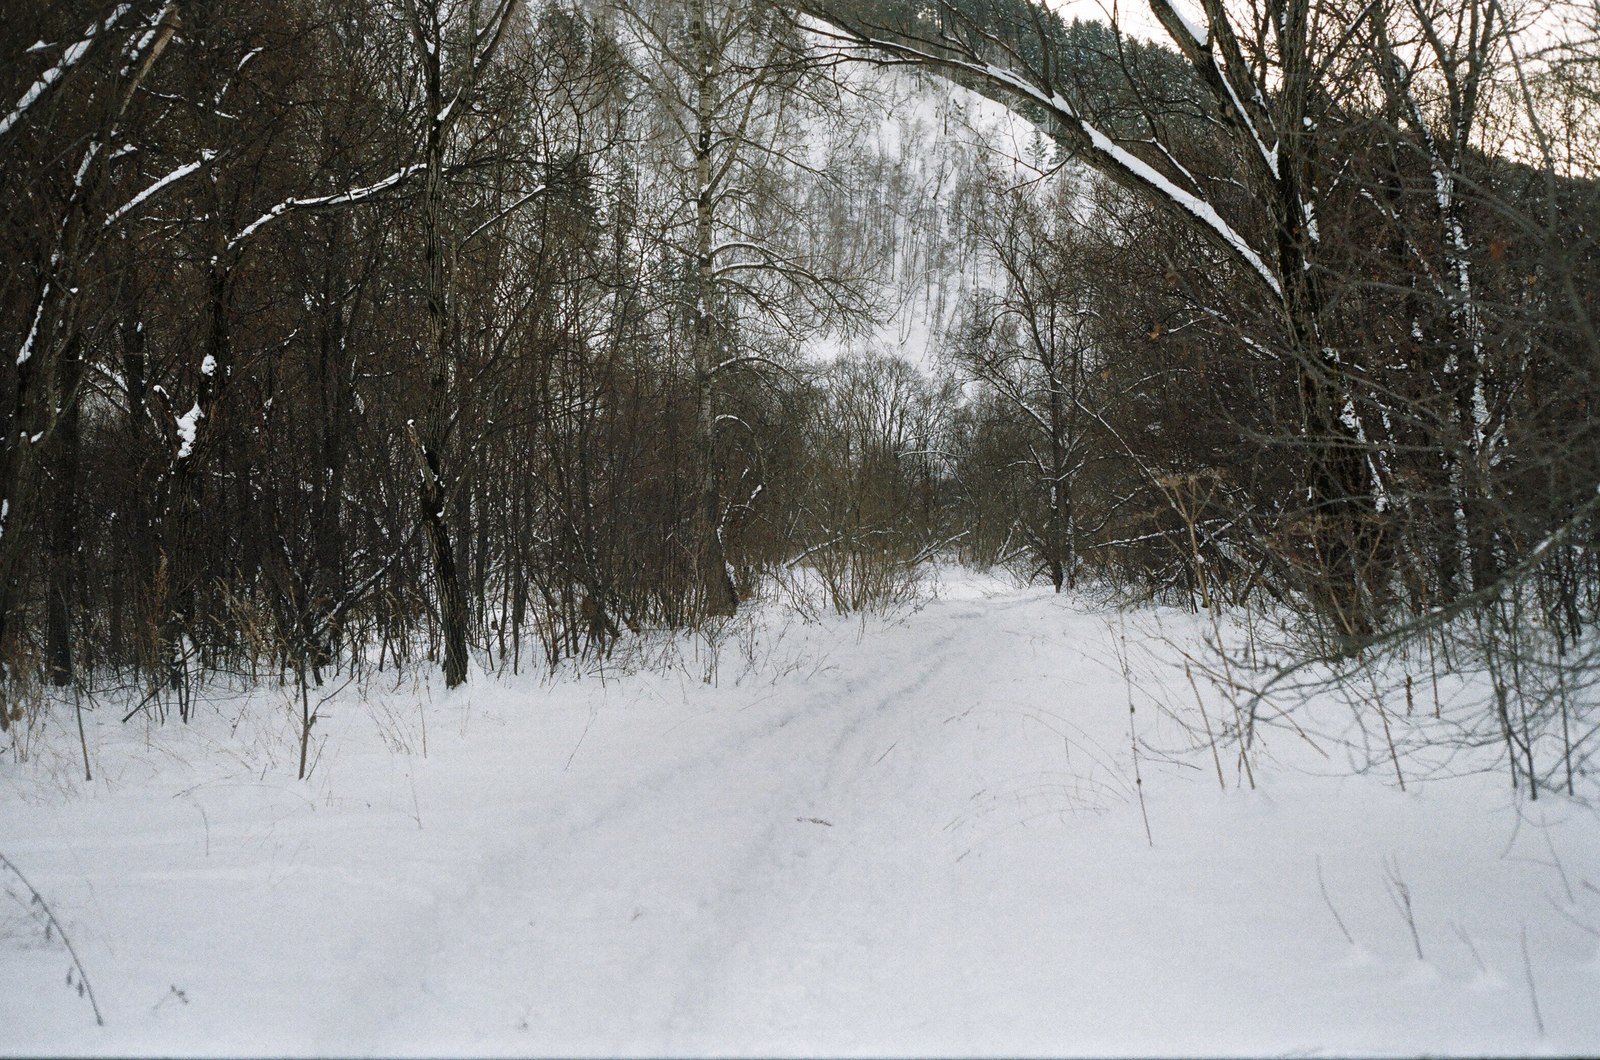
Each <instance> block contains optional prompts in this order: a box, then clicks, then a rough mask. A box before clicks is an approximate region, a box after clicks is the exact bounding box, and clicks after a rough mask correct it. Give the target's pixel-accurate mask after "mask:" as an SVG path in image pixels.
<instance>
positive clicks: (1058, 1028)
mask: <svg viewBox="0 0 1600 1060" xmlns="http://www.w3.org/2000/svg"><path fill="white" fill-rule="evenodd" d="M1202 625H1203V623H1197V621H1196V620H1195V619H1194V618H1193V617H1192V616H1188V615H1184V614H1179V613H1176V612H1169V611H1135V612H1128V613H1118V612H1114V611H1103V610H1099V609H1097V608H1095V607H1093V606H1091V605H1090V604H1089V603H1088V602H1087V601H1084V600H1081V599H1073V598H1071V597H1057V596H1054V595H1052V594H1049V593H1047V592H1041V591H1039V590H1016V589H1012V588H1009V587H1008V586H1005V585H1002V584H1000V583H998V582H994V581H992V580H989V579H987V578H984V577H981V576H978V575H973V574H967V573H960V572H946V573H945V575H944V576H943V583H942V586H941V588H940V591H939V593H938V596H937V598H936V599H933V600H932V601H930V602H927V603H925V604H923V605H921V606H918V607H915V608H911V609H907V610H904V611H902V612H900V613H898V614H896V615H894V616H892V617H891V618H888V619H883V618H877V617H866V618H862V617H853V618H847V619H828V620H823V621H815V622H810V623H807V622H804V621H802V620H801V619H799V618H798V617H797V616H796V615H795V614H794V613H793V612H792V611H790V610H788V609H787V608H786V607H785V606H784V605H783V604H782V603H781V602H780V601H769V602H767V603H765V604H763V605H761V606H759V607H753V608H751V609H749V610H748V611H747V613H746V614H745V615H744V616H742V617H741V618H740V619H738V620H736V621H735V622H734V623H732V624H730V625H728V626H725V627H723V628H722V630H721V631H720V632H718V633H715V634H708V635H704V636H701V635H684V636H682V637H680V638H677V639H664V638H662V637H654V638H643V639H634V640H631V641H629V642H626V643H625V644H624V645H623V647H622V648H621V649H619V654H618V655H617V656H614V657H613V659H612V660H611V661H609V662H608V663H606V664H605V665H604V666H595V665H591V667H590V669H589V672H587V673H583V674H581V675H580V674H578V673H576V672H571V671H568V672H566V673H564V674H563V675H562V676H560V677H559V678H557V679H555V680H553V681H550V682H548V683H542V682H541V681H539V680H536V679H529V678H512V677H510V676H509V675H502V676H501V677H498V678H497V677H492V676H489V675H484V674H478V675H476V676H475V677H474V680H473V681H472V682H471V683H470V684H469V685H468V686H467V687H466V688H463V689H460V690H457V691H455V692H453V693H450V694H444V693H442V692H441V691H439V690H438V689H436V688H431V687H429V685H428V684H426V683H423V684H421V685H419V684H418V682H419V681H425V678H423V677H421V676H420V675H419V676H415V677H412V676H408V677H407V678H405V679H404V680H403V681H402V682H401V685H400V687H385V686H384V685H383V683H382V682H381V681H376V682H374V683H373V684H372V686H371V687H369V688H367V689H363V690H357V689H354V688H346V689H344V690H343V691H342V692H340V693H339V694H338V695H336V696H335V697H334V698H333V699H332V700H331V701H329V702H328V703H327V704H326V705H325V706H324V708H323V709H324V712H325V714H326V715H327V720H326V722H325V728H324V730H323V732H322V735H323V736H324V737H326V743H325V744H324V745H323V748H322V752H321V756H320V759H319V760H318V761H317V764H316V768H315V770H314V771H313V773H312V775H311V778H310V779H309V780H308V781H306V782H304V783H297V782H295V781H293V780H292V779H289V778H290V777H292V774H293V769H292V763H293V758H294V754H295V738H294V737H295V733H294V720H293V710H292V708H293V705H292V704H291V703H290V697H289V694H288V689H283V690H279V689H275V688H259V689H256V690H255V691H253V692H251V693H249V694H245V695H241V696H239V697H237V698H218V699H216V700H214V701H213V702H210V703H207V704H203V705H202V707H201V709H200V710H199V711H198V714H197V717H196V720H195V722H194V724H193V725H191V726H189V727H187V728H182V727H174V726H168V727H166V728H165V729H163V730H161V731H160V732H154V731H151V730H147V729H146V727H145V724H144V723H142V722H141V721H139V720H136V721H134V722H130V723H129V724H128V725H127V726H120V725H118V724H117V723H116V721H115V719H113V718H110V717H109V716H108V713H107V712H104V711H102V712H99V713H97V714H95V715H93V716H91V726H90V730H89V734H88V735H89V741H88V742H89V746H90V747H91V748H92V749H93V752H92V753H93V759H94V763H95V766H96V780H95V781H94V782H93V783H91V784H83V783H81V781H80V780H79V779H75V775H74V769H75V760H74V758H73V755H75V754H76V753H77V748H76V733H75V732H70V731H65V730H63V729H61V728H59V727H57V728H54V729H52V730H50V731H47V732H46V733H45V734H44V735H43V736H41V737H40V741H39V743H37V744H36V746H35V747H34V753H33V756H32V758H31V761H30V762H29V763H28V764H27V765H26V766H25V767H20V768H17V769H13V770H8V771H7V772H6V774H5V775H4V778H3V779H0V784H3V785H4V788H3V790H4V794H3V796H0V797H3V798H4V800H5V803H6V805H7V807H8V809H7V821H6V826H5V829H4V838H3V844H4V852H5V853H6V854H7V856H8V857H10V858H11V859H12V861H13V862H14V863H15V865H16V866H17V867H18V868H20V869H21V870H22V871H23V873H25V874H26V876H27V879H28V881H29V882H30V883H31V884H32V885H33V886H34V887H36V888H38V890H39V892H40V893H41V894H42V895H43V896H44V898H45V900H46V901H47V902H48V903H49V906H50V909H51V910H52V911H53V912H54V914H55V916H56V918H57V919H58V920H59V922H60V924H61V926H62V927H64V928H65V929H66V932H67V935H68V937H69V938H70V939H71V942H72V945H73V947H74V948H75V952H76V956H77V959H78V960H80V961H81V966H82V969H83V970H84V971H86V972H87V973H88V977H89V981H90V983H91V984H92V988H93V991H94V996H95V999H96V1000H97V1002H98V1005H99V1009H100V1010H101V1011H102V1012H103V1014H104V1017H105V1026H104V1027H103V1028H100V1027H96V1026H95V1023H94V1016H93V1013H92V1011H91V1009H90V1005H89V1001H88V999H87V998H86V997H81V996H80V995H79V994H78V993H77V992H75V990H74V989H73V988H72V987H70V986H68V985H65V984H64V983H63V977H64V976H65V975H66V973H67V970H68V968H69V967H70V966H71V965H72V961H71V959H70V957H69V954H68V953H67V951H66V950H65V949H63V948H62V946H61V943H60V940H59V938H58V936H56V935H55V933H54V931H52V932H51V933H50V934H49V936H48V937H47V936H46V934H45V932H44V930H43V928H42V920H41V914H40V912H39V908H38V907H37V906H34V905H30V904H29V903H30V902H31V897H30V895H29V894H28V892H27V891H26V890H24V889H23V887H22V885H21V884H20V882H19V880H18V879H17V878H16V877H15V875H14V874H11V873H7V872H5V871H4V870H0V878H3V883H4V887H5V890H6V894H4V895H0V906H3V908H0V918H3V919H0V976H3V980H4V987H3V990H0V998H4V1000H3V1001H0V1026H3V1027H4V1030H3V1032H0V1052H4V1053H7V1054H13V1055H25V1054H32V1053H40V1052H44V1053H83V1052H93V1053H132V1054H157V1053H159V1054H180V1053H207V1054H229V1055H233V1054H296V1055H305V1054H314V1055H353V1054H362V1055H367V1054H374V1053H376V1054H385V1055H445V1054H457V1055H460V1054H472V1055H478V1054H487V1055H502V1054H506V1055H511V1054H521V1055H528V1054H584V1055H616V1054H644V1053H648V1054H657V1053H668V1054H676V1055H705V1054H728V1053H733V1054H779V1055H818V1054H825V1055H842V1054H850V1055H863V1054H870V1055H882V1054H906V1053H913V1054H1008V1055H1015V1054H1048V1055H1063V1054H1100V1055H1104V1054H1126V1053H1137V1054H1152V1053H1154V1054H1172V1053H1250V1054H1265V1053H1283V1052H1307V1053H1310V1052H1333V1053H1423V1052H1427V1053H1483V1052H1490V1053H1512V1054H1515V1053H1550V1054H1560V1053H1568V1052H1590V1051H1593V1050H1595V1049H1596V1048H1600V1009H1597V1008H1596V1006H1595V1005H1594V1003H1593V999H1594V998H1595V997H1596V996H1597V993H1600V959H1597V957H1596V938H1595V935H1594V930H1595V929H1596V928H1597V927H1600V891H1597V890H1596V887H1597V886H1600V868H1597V867H1600V830H1597V829H1596V828H1595V819H1594V811H1593V810H1592V809H1591V808H1588V807H1586V806H1583V805H1581V804H1578V803H1574V802H1571V801H1566V800H1562V799H1559V798H1554V797H1552V798H1548V799H1542V800H1541V801H1540V802H1538V803H1536V804H1533V805H1529V804H1526V803H1523V802H1519V801H1518V800H1517V799H1516V798H1515V797H1514V796H1513V794H1512V793H1511V792H1510V791H1509V790H1507V788H1506V786H1505V784H1504V780H1503V778H1502V777H1501V776H1499V775H1470V774H1469V775H1465V776H1461V777H1458V778H1456V779H1439V780H1434V781H1430V782H1427V783H1419V779H1418V778H1417V777H1409V778H1408V779H1409V780H1410V783H1409V784H1408V786H1407V787H1408V790H1407V791H1406V792H1405V793H1404V794H1402V793H1401V792H1400V791H1399V790H1398V789H1397V788H1396V787H1395V785H1394V777H1393V775H1392V774H1390V775H1387V776H1386V775H1384V774H1383V773H1380V772H1373V773H1370V774H1366V775H1350V774H1351V768H1350V765H1349V763H1348V762H1347V761H1345V760H1344V759H1343V756H1342V754H1341V753H1340V752H1339V751H1338V750H1337V747H1336V745H1334V744H1331V743H1326V744H1324V742H1323V738H1322V737H1321V736H1320V735H1316V736H1315V738H1316V739H1317V740H1318V742H1319V746H1322V747H1323V750H1324V751H1327V752H1329V753H1330V755H1331V757H1324V756H1323V755H1322V754H1321V753H1318V752H1315V751H1313V750H1312V749H1311V748H1310V746H1308V741H1304V740H1301V739H1299V738H1297V737H1295V736H1294V735H1293V734H1292V733H1288V732H1283V733H1280V732H1277V731H1276V730H1274V731H1272V732H1269V733H1266V734H1265V739H1266V742H1265V743H1263V744H1258V745H1257V747H1256V749H1255V750H1254V751H1253V752H1252V754H1251V756H1250V760H1249V766H1250V771H1251V772H1250V777H1251V778H1253V781H1254V789H1253V790H1252V788H1251V785H1250V783H1249V780H1248V779H1247V777H1246V775H1245V773H1244V772H1243V769H1242V763H1241V762H1240V761H1239V760H1238V759H1237V757H1236V754H1237V752H1236V750H1230V748H1231V745H1230V744H1227V743H1223V744H1222V745H1221V756H1220V760H1219V762H1218V763H1217V767H1216V768H1214V766H1213V760H1212V753H1211V750H1210V749H1209V747H1207V746H1206V745H1205V741H1204V738H1203V736H1201V737H1199V738H1197V737H1196V734H1197V733H1200V732H1202V731H1203V729H1202V725H1201V722H1202V718H1201V717H1200V715H1199V714H1198V708H1197V707H1196V704H1195V693H1194V692H1193V691H1192V690H1191V688H1190V686H1189V685H1188V683H1187V681H1186V680H1185V677H1184V673H1183V670H1182V668H1181V661H1182V660H1181V654H1182V653H1183V652H1192V653H1199V652H1201V650H1202V649H1201V648H1200V646H1199V643H1198V641H1199V636H1200V633H1201V632H1202ZM1197 657H1198V655H1197ZM1124 659H1126V664H1124V662H1123V660H1124ZM1198 687H1199V688H1200V690H1201V693H1202V694H1203V695H1204V697H1205V703H1206V708H1207V715H1206V718H1205V719H1204V720H1206V721H1207V722H1208V723H1209V724H1212V725H1217V726H1219V727H1220V726H1222V725H1223V723H1224V720H1225V719H1226V718H1228V717H1231V714H1230V713H1229V712H1230V711H1231V709H1232V708H1231V706H1230V705H1229V704H1228V703H1227V701H1226V700H1224V699H1222V698H1221V697H1219V696H1218V695H1217V693H1216V691H1215V690H1214V689H1212V688H1208V687H1207V686H1206V684H1205V683H1204V682H1203V681H1202V682H1199V684H1198ZM1130 697H1131V701H1132V703H1133V705H1134V706H1135V708H1136V711H1135V713H1134V714H1133V715H1132V717H1131V722H1132V728H1131V730H1130V714H1129V703H1130ZM1313 708H1314V709H1313V712H1312V715H1311V716H1307V717H1303V718H1302V721H1303V722H1304V723H1305V724H1306V725H1307V727H1308V729H1309V730H1310V731H1311V732H1312V733H1313V734H1316V733H1318V732H1319V730H1317V729H1315V728H1314V727H1313V725H1314V722H1315V721H1316V720H1317V719H1318V718H1320V719H1321V720H1323V721H1330V720H1331V722H1332V723H1333V724H1337V717H1338V714H1337V711H1338V708H1337V707H1335V706H1334V705H1332V704H1326V703H1325V704H1322V705H1321V707H1320V708H1317V706H1316V705H1315V704H1314V705H1313ZM1319 709H1320V710H1321V711H1322V713H1321V714H1318V713H1317V711H1318V710H1319ZM60 716H61V717H66V716H67V715H66V714H65V712H63V713H62V714H61V715H60ZM1396 721H1397V724H1404V719H1397V720H1396ZM1135 737H1137V740H1138V759H1137V770H1136V768H1135V765H1136V763H1135V758H1134V738H1135ZM1458 765H1459V763H1458ZM1406 768H1407V769H1408V770H1409V769H1410V768H1411V767H1410V765H1409V764H1407V766H1406ZM1219 770H1220V773H1221V779H1222V781H1223V783H1222V784H1221V785H1219V783H1218V781H1219V776H1218V772H1219ZM77 777H79V778H81V773H80V774H77ZM1140 780H1142V784H1141V783H1139V781H1140ZM1140 788H1142V791H1143V806H1142V808H1141V800H1140V797H1139V789H1140ZM1146 817H1147V819H1148V829H1149V832H1148V834H1149V837H1150V838H1149V840H1147V834H1146V824H1145V820H1146ZM1408 908H1409V910H1410V916H1409V923H1408V917H1407V915H1406V910H1407V909H1408ZM1413 927H1414V931H1415V934H1413ZM1346 932H1348V935H1349V938H1350V939H1351V940H1353V941H1349V940H1347V938H1346ZM1419 950H1420V951H1421V954H1422V957H1421V959H1419V957H1418V951H1419ZM73 975H74V977H76V975H77V972H76V971H75V972H74V973H73ZM74 981H76V979H75V978H74ZM1541 1023H1542V1027H1543V1034H1541V1030H1540V1028H1541Z"/></svg>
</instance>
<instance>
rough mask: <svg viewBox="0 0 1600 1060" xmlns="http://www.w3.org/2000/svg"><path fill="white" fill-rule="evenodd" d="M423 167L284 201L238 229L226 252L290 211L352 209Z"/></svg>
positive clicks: (400, 182)
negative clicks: (362, 184)
mask: <svg viewBox="0 0 1600 1060" xmlns="http://www.w3.org/2000/svg"><path fill="white" fill-rule="evenodd" d="M426 168H427V164H426V163H423V162H417V163H414V164H413V165H409V166H406V167H404V168H403V169H398V170H396V171H395V172H393V173H391V174H389V175H388V176H387V177H384V178H383V179H382V180H380V181H378V182H377V183H376V184H369V185H367V186H366V187H364V188H352V189H350V190H349V191H341V192H339V193H338V194H336V195H322V196H318V197H317V198H312V199H300V198H288V199H285V200H283V201H282V202H280V203H278V204H277V205H276V206H274V207H273V208H272V209H270V210H268V211H267V212H266V213H264V214H262V215H261V216H260V217H257V218H256V219H255V220H254V221H251V222H250V223H249V224H247V225H245V226H244V227H243V228H241V229H240V230H239V233H238V235H235V236H234V237H233V238H232V239H230V240H228V249H229V250H230V251H232V250H237V249H239V247H240V246H242V245H243V244H244V243H246V242H247V241H248V240H250V239H251V238H252V237H254V236H255V235H256V234H257V233H258V232H260V231H261V229H262V228H263V227H265V226H266V225H268V224H271V223H272V222H273V221H276V220H277V219H278V218H280V217H282V216H283V215H284V214H286V213H289V212H291V211H293V210H322V209H328V208H330V207H334V206H353V205H354V204H356V203H358V202H363V201H365V200H367V199H370V198H372V197H373V196H374V195H378V194H380V193H381V192H385V191H388V190H389V189H390V188H392V187H394V186H396V185H397V184H402V183H404V182H405V181H407V180H409V179H410V178H411V177H413V176H415V175H416V174H417V173H420V172H422V170H424V169H426Z"/></svg>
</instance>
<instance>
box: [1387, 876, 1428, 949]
mask: <svg viewBox="0 0 1600 1060" xmlns="http://www.w3.org/2000/svg"><path fill="white" fill-rule="evenodd" d="M1383 877H1384V878H1383V886H1384V888H1385V889H1386V890H1387V891H1388V892H1389V900H1390V901H1391V902H1393V903H1394V907H1395V909H1396V910H1398V911H1399V913H1400V916H1401V917H1402V918H1403V919H1404V920H1405V922H1406V927H1408V928H1410V929H1411V945H1412V946H1413V947H1415V948H1416V951H1417V960H1419V961H1425V960H1427V959H1428V958H1426V957H1424V956H1423V955H1422V938H1421V936H1419V935H1418V934H1417V914H1416V910H1415V909H1413V908H1412V907H1411V888H1410V887H1407V886H1406V881H1405V880H1403V879H1401V878H1400V862H1399V860H1398V859H1393V860H1392V864H1385V865H1384V867H1383Z"/></svg>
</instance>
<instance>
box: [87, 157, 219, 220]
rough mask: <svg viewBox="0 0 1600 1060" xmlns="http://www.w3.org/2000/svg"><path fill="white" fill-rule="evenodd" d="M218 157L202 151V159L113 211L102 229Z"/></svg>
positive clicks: (177, 171)
mask: <svg viewBox="0 0 1600 1060" xmlns="http://www.w3.org/2000/svg"><path fill="white" fill-rule="evenodd" d="M216 157H217V153H216V152H215V151H212V150H209V149H207V150H203V151H201V152H200V157H199V158H198V159H197V160H195V161H193V162H190V163H188V164H187V165H182V166H179V167H178V168H177V169H174V170H173V171H172V172H171V173H168V174H167V175H166V176H164V177H162V178H161V179H160V180H158V181H156V182H155V183H154V184H152V185H150V186H149V187H148V188H146V189H144V190H143V191H141V192H140V193H139V194H137V195H135V196H134V197H133V198H131V199H129V200H128V201H127V202H125V203H123V204H122V205H121V206H119V207H117V208H116V209H115V210H113V211H111V213H110V214H109V215H108V216H107V217H106V220H105V224H103V225H102V226H101V227H103V228H110V227H111V226H112V225H114V224H116V223H117V222H118V221H120V220H122V219H123V218H124V217H126V216H127V215H128V214H129V213H130V212H131V211H133V210H136V209H138V208H139V205H140V204H141V203H143V202H144V201H145V200H146V199H148V198H150V196H152V195H155V194H156V193H158V192H160V191H161V189H163V188H165V187H167V186H168V185H170V184H176V183H177V182H178V181H180V180H182V179H183V178H184V177H187V176H189V175H190V174H191V173H194V172H195V171H196V170H198V169H200V167H201V166H204V165H205V164H206V163H208V162H210V161H211V160H212V159H214V158H216Z"/></svg>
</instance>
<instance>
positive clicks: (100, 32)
mask: <svg viewBox="0 0 1600 1060" xmlns="http://www.w3.org/2000/svg"><path fill="white" fill-rule="evenodd" d="M132 10H133V5H132V4H118V5H117V7H116V9H115V10H113V11H112V12H111V14H109V15H107V16H106V18H105V20H104V21H102V22H91V23H89V26H88V28H87V29H85V30H84V31H83V36H82V37H79V38H78V39H77V40H76V41H74V42H73V43H72V44H71V45H69V46H68V47H67V50H66V51H65V52H63V53H62V55H61V61H60V62H58V63H56V65H54V66H52V67H51V68H50V69H48V70H46V71H45V72H44V73H42V74H40V75H39V79H38V80H37V81H35V82H34V83H33V84H32V85H30V86H29V87H28V90H27V91H26V92H24V93H23V94H22V98H21V99H19V100H17V104H16V106H14V107H12V108H11V111H10V112H9V113H8V114H6V116H5V117H3V118H0V138H4V137H5V136H6V134H7V133H9V132H10V131H11V130H12V129H14V128H16V125H17V123H18V122H19V121H21V120H22V117H23V115H25V114H26V113H27V112H28V110H29V108H31V107H32V106H33V105H34V104H35V103H37V102H39V100H41V99H43V98H44V96H45V94H46V93H47V92H49V91H50V90H51V89H52V88H54V87H55V86H56V85H57V84H58V83H59V82H60V81H61V79H62V78H63V77H65V76H66V75H67V74H68V72H69V71H71V70H72V68H73V67H74V66H77V65H78V64H79V63H81V62H83V60H84V59H85V58H87V57H88V55H89V51H90V49H91V48H92V47H93V46H94V44H95V38H96V36H104V35H105V34H107V33H109V32H111V31H112V30H114V29H116V27H117V24H118V23H119V22H121V21H122V20H123V19H124V18H125V17H127V14H128V12H129V11H132Z"/></svg>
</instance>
